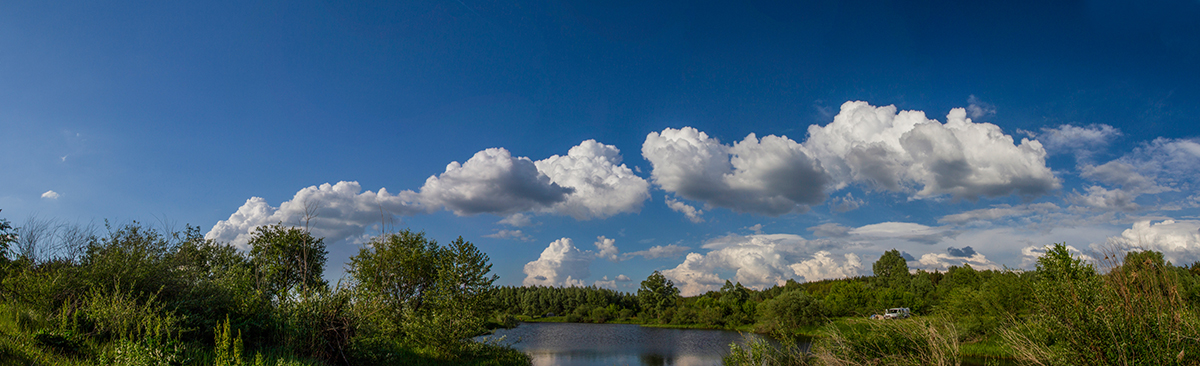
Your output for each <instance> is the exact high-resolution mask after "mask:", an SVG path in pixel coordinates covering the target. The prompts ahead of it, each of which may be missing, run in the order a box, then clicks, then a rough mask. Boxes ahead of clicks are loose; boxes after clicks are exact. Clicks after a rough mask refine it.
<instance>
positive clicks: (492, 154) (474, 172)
mask: <svg viewBox="0 0 1200 366" xmlns="http://www.w3.org/2000/svg"><path fill="white" fill-rule="evenodd" d="M573 191H574V190H573V189H571V188H567V187H563V186H561V185H559V184H556V183H554V182H551V181H550V177H548V176H546V174H543V173H542V172H540V171H538V168H537V166H536V165H534V163H533V161H532V160H529V158H526V157H513V156H512V154H510V153H509V152H508V150H506V149H503V148H491V149H487V150H483V151H480V152H478V153H475V156H472V157H471V158H470V159H468V160H467V162H466V163H462V164H459V163H458V162H457V161H454V162H450V164H448V165H446V171H445V172H443V173H442V174H441V175H438V176H431V177H429V179H426V180H425V185H424V186H422V187H421V199H422V200H423V201H424V202H425V203H426V204H428V205H430V206H434V207H436V206H443V207H445V208H446V209H448V210H451V211H454V213H455V214H458V215H471V214H477V213H485V212H486V213H499V214H507V213H516V212H522V211H531V210H535V209H540V208H542V207H548V206H552V205H554V204H557V203H560V202H564V201H566V200H567V195H569V194H570V193H572V192H573Z"/></svg>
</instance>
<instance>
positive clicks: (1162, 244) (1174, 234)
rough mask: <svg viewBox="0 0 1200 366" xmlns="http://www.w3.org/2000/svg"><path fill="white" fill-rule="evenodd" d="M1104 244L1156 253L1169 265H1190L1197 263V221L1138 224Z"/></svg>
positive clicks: (1199, 238)
mask: <svg viewBox="0 0 1200 366" xmlns="http://www.w3.org/2000/svg"><path fill="white" fill-rule="evenodd" d="M1106 244H1107V245H1109V246H1116V247H1118V248H1136V249H1142V250H1154V251H1159V252H1162V253H1163V257H1164V258H1166V259H1167V260H1169V261H1171V263H1174V264H1177V265H1185V264H1190V263H1193V262H1196V261H1200V221H1197V220H1179V221H1176V220H1163V221H1161V222H1158V223H1154V222H1152V221H1148V220H1147V221H1139V222H1137V223H1134V224H1133V227H1131V228H1129V229H1126V230H1125V231H1124V232H1122V233H1121V235H1120V236H1114V237H1110V238H1108V240H1107V243H1106ZM1093 249H1097V248H1093Z"/></svg>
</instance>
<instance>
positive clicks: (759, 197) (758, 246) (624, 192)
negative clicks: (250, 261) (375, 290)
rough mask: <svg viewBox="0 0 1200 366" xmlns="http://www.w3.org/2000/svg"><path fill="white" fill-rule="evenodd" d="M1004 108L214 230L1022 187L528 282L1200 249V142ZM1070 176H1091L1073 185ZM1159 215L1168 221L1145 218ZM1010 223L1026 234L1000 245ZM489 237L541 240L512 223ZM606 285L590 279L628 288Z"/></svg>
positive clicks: (773, 209)
mask: <svg viewBox="0 0 1200 366" xmlns="http://www.w3.org/2000/svg"><path fill="white" fill-rule="evenodd" d="M973 99H974V98H973ZM994 113H995V112H994V106H990V105H986V104H982V102H978V101H976V100H973V101H972V105H971V107H970V108H955V109H952V110H951V111H950V112H949V113H948V114H947V116H946V118H945V121H946V122H945V123H942V122H939V121H937V120H934V119H929V118H927V117H926V115H925V113H924V112H920V111H897V108H896V107H895V106H882V107H876V106H872V105H870V104H868V103H867V102H861V101H850V102H846V103H844V104H842V106H841V109H840V111H839V112H838V113H837V114H836V115H835V116H834V117H833V120H832V122H830V123H829V124H827V125H825V126H818V125H812V126H809V127H808V129H807V138H806V139H805V140H804V141H797V140H793V139H791V138H788V137H787V136H783V135H780V136H776V135H766V136H763V137H761V138H760V137H759V136H758V135H756V134H754V133H750V134H749V135H747V136H746V137H745V138H744V139H742V140H740V141H735V142H733V143H732V144H726V143H723V142H721V141H719V140H718V139H717V138H715V137H712V136H709V135H708V134H707V133H705V132H704V131H700V130H698V129H695V128H692V127H682V128H678V129H675V128H667V129H664V130H662V131H657V132H649V133H648V135H647V137H646V139H645V141H644V142H643V144H642V146H641V153H642V157H643V158H644V159H645V160H646V161H647V162H648V163H649V164H650V166H651V169H650V172H649V174H648V175H649V177H648V178H643V177H642V176H639V175H638V174H637V173H635V172H634V170H632V169H630V168H629V167H627V166H626V165H625V164H624V163H623V160H624V157H623V156H622V155H621V150H619V149H618V148H617V147H616V146H612V145H606V144H603V143H601V142H597V141H595V140H587V141H583V142H582V143H580V144H579V145H577V146H574V147H572V148H571V149H570V150H569V151H568V152H567V154H566V155H561V156H560V155H553V156H550V157H548V158H545V159H541V160H536V161H535V160H532V159H531V158H528V157H515V156H512V154H511V153H510V152H509V151H508V150H507V149H505V148H500V147H497V148H488V149H485V150H482V151H479V152H478V153H476V154H475V155H474V156H472V157H470V158H469V159H468V160H466V161H465V162H463V163H459V162H457V161H455V162H451V163H449V164H448V165H447V166H446V169H445V171H444V172H442V173H441V174H438V175H433V176H430V177H429V178H428V179H427V180H426V181H425V183H424V185H423V186H421V187H419V188H418V189H416V190H403V191H400V192H398V193H396V194H391V193H390V192H388V191H387V190H386V189H383V188H381V189H379V191H378V192H372V191H369V190H368V191H363V190H362V187H361V186H360V185H359V184H358V183H356V182H348V181H343V182H338V183H336V184H328V183H326V184H322V185H319V186H311V187H307V188H304V189H301V190H300V191H299V192H297V193H296V195H295V196H294V197H293V198H292V199H291V200H289V201H285V202H283V203H282V204H280V205H279V206H278V207H273V206H271V205H269V204H268V203H267V202H266V201H265V200H264V199H262V198H259V197H252V198H250V199H248V200H247V201H246V203H245V204H244V205H242V207H240V208H239V209H238V210H237V211H236V212H235V213H233V214H232V215H231V216H230V217H229V219H227V220H221V221H220V222H218V223H217V224H216V225H215V226H214V227H213V229H212V230H211V231H209V232H208V233H207V234H206V237H207V238H209V239H215V240H219V241H225V242H230V243H232V244H234V245H237V246H244V245H245V242H246V241H247V240H248V238H249V235H250V233H252V232H253V230H254V229H255V228H256V227H258V226H261V225H269V224H274V223H277V222H283V223H285V224H290V223H297V222H299V221H300V220H301V219H302V218H303V217H305V215H306V214H309V215H311V216H314V217H315V218H314V219H312V220H311V221H310V225H311V227H312V230H313V231H314V233H315V234H317V235H320V236H324V237H326V238H328V240H330V241H331V242H337V241H342V240H351V241H353V240H359V238H361V237H362V236H363V235H365V233H366V231H367V230H366V229H367V228H368V227H369V226H370V225H372V224H375V223H378V222H379V220H380V215H393V216H409V215H419V214H425V213H430V212H434V211H437V210H443V209H444V210H446V211H450V212H453V213H454V214H455V215H458V216H469V215H478V214H493V215H498V216H503V217H505V218H504V219H503V220H501V222H500V224H503V225H508V226H511V227H514V228H515V227H523V226H529V225H531V224H532V218H533V217H536V216H538V215H560V216H567V217H571V218H573V219H575V220H580V221H586V220H604V219H607V218H610V217H613V216H615V215H620V214H635V213H639V212H641V210H642V209H643V206H644V204H645V202H646V201H647V200H649V199H650V197H651V192H650V190H651V188H654V189H658V190H661V191H663V192H665V193H666V194H667V195H666V196H665V197H664V202H665V205H666V207H668V208H669V209H670V210H671V211H673V212H676V213H678V214H679V215H682V219H686V220H687V221H690V222H692V223H697V224H699V223H705V222H707V221H711V219H706V218H705V215H708V214H712V213H713V210H716V209H727V210H729V211H732V212H736V213H743V214H750V215H758V216H762V217H766V218H778V217H780V216H782V215H787V214H803V213H806V212H811V211H812V209H813V207H816V206H820V205H827V206H828V207H829V211H830V212H832V213H845V212H851V211H854V210H856V209H859V208H860V207H865V206H870V205H873V204H878V203H877V202H878V200H874V201H875V202H872V201H873V199H871V198H868V197H873V198H876V199H884V200H886V199H889V198H891V199H901V200H907V201H913V200H932V201H943V200H949V202H952V203H953V202H970V203H972V204H975V205H979V202H980V201H981V200H985V199H999V198H1005V197H1018V198H1020V200H1021V202H1022V203H1021V204H1019V205H1013V204H1008V203H999V204H992V205H989V206H987V207H983V208H976V209H971V210H965V211H961V212H954V213H948V214H945V215H942V216H941V217H940V218H937V219H936V225H926V224H922V223H917V222H904V221H899V220H887V221H881V222H874V223H869V224H863V225H857V226H853V227H852V226H844V225H842V224H841V223H837V222H828V223H825V224H821V225H818V226H814V227H812V228H809V231H812V233H813V235H814V236H815V237H816V238H815V239H806V238H804V237H802V236H800V235H798V234H796V233H777V234H762V233H761V232H756V233H755V234H750V235H740V234H733V233H730V234H728V235H726V236H723V237H718V238H711V239H708V240H706V241H704V242H703V243H702V244H700V245H699V248H701V249H703V250H704V252H703V253H700V252H695V251H691V248H689V247H686V246H680V245H676V244H671V245H667V246H654V247H650V248H648V249H645V250H640V251H633V252H627V253H624V254H622V253H620V252H619V251H618V250H617V248H616V246H615V244H614V241H613V239H608V238H605V237H601V238H600V239H599V240H598V241H597V242H596V247H597V250H595V251H590V250H588V251H583V250H579V249H578V248H576V247H575V246H574V243H573V241H572V240H571V239H570V238H566V237H564V238H560V239H557V240H554V241H553V242H551V243H550V244H549V246H547V247H546V249H545V250H544V251H542V253H541V255H540V256H539V257H538V258H537V259H535V260H533V261H531V262H529V263H528V264H526V265H525V267H524V273H525V274H526V278H525V279H524V281H522V284H524V285H544V286H582V285H589V284H588V283H586V282H585V281H584V279H586V278H588V277H589V276H590V271H589V269H588V268H589V266H590V265H591V264H592V262H593V261H594V260H595V259H598V258H605V259H609V260H610V261H614V262H619V261H622V260H629V259H631V258H633V257H641V258H642V259H644V260H652V259H663V258H672V259H674V258H679V256H682V255H684V254H685V253H687V254H686V256H685V257H684V258H683V261H682V262H681V263H679V264H678V265H677V266H675V267H674V268H670V269H665V270H663V273H664V275H666V276H667V277H668V278H670V279H672V280H673V281H675V282H676V283H677V284H679V286H680V288H681V289H682V290H683V292H684V294H685V295H694V294H698V293H702V292H703V291H708V290H712V289H715V288H719V287H720V285H721V284H723V283H724V281H725V280H726V279H732V280H736V281H738V282H741V283H743V284H744V285H747V286H754V287H765V286H771V285H776V284H780V283H782V282H784V281H786V280H788V279H796V280H801V281H813V280H819V279H826V278H837V277H845V276H853V275H860V274H864V270H865V268H868V267H867V266H865V264H864V261H869V260H870V259H871V258H870V257H867V255H868V254H869V253H880V252H882V251H883V250H887V249H888V248H889V247H896V246H900V247H904V248H906V250H912V251H914V252H916V253H918V254H917V255H916V256H911V260H910V266H911V267H916V268H925V269H944V268H947V267H948V266H952V265H964V264H970V265H972V266H974V267H981V268H1000V267H1001V265H999V264H997V263H996V262H993V261H992V260H990V259H988V258H987V257H985V255H984V254H983V253H982V252H981V251H985V252H988V253H989V254H997V252H1000V251H1007V252H1011V253H1010V254H1011V256H1010V258H1007V259H1009V260H1010V262H1011V261H1013V260H1020V261H1021V265H1022V266H1028V265H1029V263H1030V262H1029V257H1030V256H1036V254H1037V253H1040V252H1039V251H1038V248H1040V245H1041V244H1038V243H1042V244H1044V243H1046V241H1045V240H1046V238H1050V237H1052V236H1051V235H1049V234H1050V232H1051V231H1053V230H1055V229H1054V228H1055V227H1056V226H1062V227H1068V228H1086V227H1092V226H1106V227H1113V226H1116V225H1125V227H1129V229H1128V230H1125V231H1124V232H1123V233H1121V234H1120V235H1118V236H1112V237H1108V238H1106V239H1104V238H1094V239H1088V240H1091V241H1090V242H1089V244H1090V245H1091V248H1092V249H1093V250H1096V249H1099V248H1100V247H1101V246H1103V245H1119V246H1123V247H1138V248H1146V249H1154V250H1160V251H1163V252H1164V254H1166V256H1167V257H1168V259H1170V260H1172V261H1175V262H1176V263H1182V262H1184V261H1195V260H1200V221H1196V220H1173V218H1171V217H1167V216H1163V215H1162V214H1161V213H1162V212H1170V211H1178V210H1180V209H1184V208H1195V207H1200V194H1197V193H1195V188H1196V184H1197V183H1200V143H1198V142H1197V141H1195V140H1188V139H1167V138H1159V139H1156V140H1154V141H1151V142H1147V143H1144V144H1142V145H1140V147H1138V148H1136V149H1134V150H1133V151H1131V152H1130V153H1128V154H1125V155H1123V156H1120V157H1118V158H1116V159H1113V160H1111V161H1107V162H1103V163H1101V162H1097V161H1095V158H1096V156H1098V154H1097V152H1098V151H1100V150H1102V149H1103V148H1105V147H1106V146H1107V145H1108V144H1109V143H1111V142H1112V141H1113V140H1114V139H1115V138H1117V137H1119V136H1121V132H1120V131H1119V130H1117V129H1115V128H1113V127H1111V126H1107V125H1089V126H1082V127H1081V126H1075V125H1061V126H1057V127H1053V128H1043V129H1042V130H1040V131H1039V132H1030V131H1018V132H1019V133H1023V134H1025V135H1027V137H1024V138H1021V139H1020V140H1019V141H1018V140H1017V139H1015V138H1013V136H1012V135H1009V134H1005V133H1004V132H1003V131H1002V130H1001V129H1000V127H998V126H996V125H994V124H990V123H985V122H975V121H974V120H973V118H980V117H985V116H987V115H989V114H994ZM1051 155H1072V156H1074V157H1075V160H1076V167H1075V171H1054V170H1052V169H1051V168H1050V167H1049V166H1048V165H1047V159H1048V157H1049V156H1051ZM1064 175H1073V176H1076V177H1077V179H1078V180H1079V181H1081V182H1082V183H1081V184H1080V185H1079V186H1078V188H1072V189H1071V190H1070V192H1064V191H1063V185H1064V179H1063V176H1064ZM840 191H847V192H846V193H845V195H841V194H840V193H839V192H840ZM851 191H853V192H851ZM855 192H858V196H857V197H856V196H855ZM863 195H868V196H863ZM831 197H832V198H831ZM1150 198H1153V199H1150ZM1139 199H1140V201H1141V203H1139V202H1138V201H1139ZM1037 200H1041V201H1040V202H1034V201H1037ZM1051 200H1058V201H1057V202H1058V203H1055V202H1049V201H1051ZM314 205H315V206H314ZM1148 206H1152V207H1148ZM1152 210H1153V211H1156V212H1159V214H1154V215H1143V216H1137V215H1138V213H1146V212H1149V211H1152ZM312 214H315V215H312ZM1154 221H1158V222H1157V223H1155V222H1154ZM927 224H933V222H927ZM1130 225H1132V226H1130ZM759 228H760V229H761V226H759ZM756 231H757V230H756ZM1060 231H1061V229H1060ZM985 234H986V235H985ZM999 234H1005V235H1012V237H1013V238H1023V239H1019V240H1017V242H1016V243H1000V242H999V241H998V239H996V235H999ZM988 235H990V236H988ZM489 237H492V238H499V239H519V240H525V241H529V240H533V239H532V238H531V237H529V236H528V235H527V233H524V232H522V231H521V230H508V229H500V230H497V231H496V233H495V234H492V235H489ZM1081 237H1088V236H1087V235H1082V236H1081ZM946 245H952V246H948V247H947V246H946ZM935 246H939V248H940V249H939V248H935ZM956 247H957V248H956ZM921 252H923V253H921ZM1018 252H1019V253H1020V254H1015V253H1018ZM874 255H877V254H874ZM621 276H624V274H622V275H621ZM608 278H609V276H608V275H605V276H604V277H603V279H601V280H596V281H593V282H592V283H591V284H590V285H597V286H607V287H615V286H617V282H627V281H617V279H619V278H620V277H613V278H614V279H613V280H609V279H608ZM626 278H628V277H626Z"/></svg>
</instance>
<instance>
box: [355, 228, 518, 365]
mask: <svg viewBox="0 0 1200 366" xmlns="http://www.w3.org/2000/svg"><path fill="white" fill-rule="evenodd" d="M491 269H492V265H491V264H489V263H488V256H487V255H486V254H484V253H483V252H481V251H479V249H478V248H476V247H475V245H473V244H471V243H470V242H467V241H465V240H463V239H462V237H459V238H458V239H457V240H455V241H453V242H451V243H450V244H449V245H447V246H445V247H441V246H438V244H437V242H436V241H433V240H429V239H428V238H426V237H425V235H424V234H423V233H413V232H411V231H409V230H404V231H401V232H399V233H394V234H386V235H383V236H381V237H379V238H375V239H373V240H372V241H371V242H370V244H369V245H367V246H365V247H363V248H362V249H360V250H359V253H358V255H356V256H354V257H352V258H350V268H349V271H348V272H349V273H350V275H351V276H352V277H353V278H354V280H355V281H357V283H358V284H359V287H360V294H359V296H361V297H363V298H362V299H361V300H363V301H362V302H367V303H370V302H375V303H379V304H382V307H383V308H382V309H381V310H383V311H381V312H378V313H377V314H379V315H378V316H379V318H380V319H378V320H381V321H383V322H387V323H389V324H390V325H389V326H384V327H377V328H376V329H377V331H378V332H381V333H382V334H379V335H381V336H384V337H395V336H400V337H402V338H404V339H407V340H409V341H411V342H414V343H416V344H418V345H420V346H423V347H429V348H430V349H432V350H434V351H435V352H437V353H441V354H442V355H444V356H447V357H452V356H453V355H455V354H457V353H458V350H460V349H461V347H463V346H464V345H465V344H466V343H464V342H469V338H470V337H471V336H474V335H478V334H481V333H482V332H484V330H485V323H486V319H487V318H488V317H489V316H490V315H491V310H492V306H493V301H492V296H493V294H494V293H495V288H494V287H493V283H494V282H495V281H496V278H497V276H495V275H489V273H490V272H491ZM397 333H398V334H397Z"/></svg>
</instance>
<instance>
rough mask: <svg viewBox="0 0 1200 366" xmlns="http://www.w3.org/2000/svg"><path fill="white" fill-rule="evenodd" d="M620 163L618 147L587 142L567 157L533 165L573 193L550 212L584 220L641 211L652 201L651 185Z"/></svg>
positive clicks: (578, 146) (548, 159)
mask: <svg viewBox="0 0 1200 366" xmlns="http://www.w3.org/2000/svg"><path fill="white" fill-rule="evenodd" d="M621 160H622V158H621V151H620V150H618V149H617V148H616V147H615V146H612V145H605V144H602V143H599V142H596V140H587V141H584V142H583V143H580V144H579V145H577V146H575V147H572V148H571V150H570V151H568V152H567V155H565V156H558V155H554V156H551V157H549V158H546V159H543V160H539V161H537V162H534V165H535V166H536V167H537V170H538V171H539V172H541V173H542V174H545V175H546V176H547V177H549V178H550V182H551V183H552V184H557V185H560V186H562V187H567V188H570V189H571V190H572V192H571V193H570V194H568V195H566V199H565V200H563V201H562V202H557V203H555V204H554V205H553V206H552V207H549V208H548V210H549V211H552V212H555V213H559V214H563V215H569V216H571V217H574V218H576V219H579V220H585V219H589V218H605V217H609V216H613V215H616V214H618V213H622V212H633V211H637V210H638V209H641V207H642V202H645V201H646V199H647V198H650V193H649V187H650V183H648V182H646V180H645V179H642V178H641V177H639V176H637V175H635V174H633V171H632V170H630V169H629V168H628V167H626V166H625V165H624V164H621Z"/></svg>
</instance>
